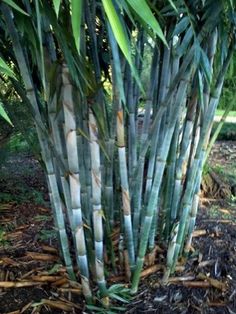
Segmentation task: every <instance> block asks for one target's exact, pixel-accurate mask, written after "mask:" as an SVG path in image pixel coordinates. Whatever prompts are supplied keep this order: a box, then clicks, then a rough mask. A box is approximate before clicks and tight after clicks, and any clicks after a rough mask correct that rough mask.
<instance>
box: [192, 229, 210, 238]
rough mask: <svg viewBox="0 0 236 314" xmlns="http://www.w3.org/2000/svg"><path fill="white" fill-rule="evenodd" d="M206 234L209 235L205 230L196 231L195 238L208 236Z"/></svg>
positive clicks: (194, 232)
mask: <svg viewBox="0 0 236 314" xmlns="http://www.w3.org/2000/svg"><path fill="white" fill-rule="evenodd" d="M206 234H207V231H206V230H205V229H203V230H195V231H193V238H196V237H201V236H203V235H206Z"/></svg>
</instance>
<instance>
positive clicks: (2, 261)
mask: <svg viewBox="0 0 236 314" xmlns="http://www.w3.org/2000/svg"><path fill="white" fill-rule="evenodd" d="M0 264H1V265H2V264H4V265H14V266H18V265H19V263H17V262H16V261H14V260H13V259H12V258H9V257H3V258H1V259H0Z"/></svg>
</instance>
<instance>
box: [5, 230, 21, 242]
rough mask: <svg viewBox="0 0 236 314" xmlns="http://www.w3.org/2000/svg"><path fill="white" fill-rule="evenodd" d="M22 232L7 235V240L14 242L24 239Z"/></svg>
mask: <svg viewBox="0 0 236 314" xmlns="http://www.w3.org/2000/svg"><path fill="white" fill-rule="evenodd" d="M22 234H23V233H22V231H16V232H12V233H7V234H6V240H13V239H17V238H20V237H22Z"/></svg>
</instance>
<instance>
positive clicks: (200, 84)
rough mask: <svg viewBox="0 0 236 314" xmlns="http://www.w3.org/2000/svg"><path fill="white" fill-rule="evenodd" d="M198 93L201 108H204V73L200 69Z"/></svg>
mask: <svg viewBox="0 0 236 314" xmlns="http://www.w3.org/2000/svg"><path fill="white" fill-rule="evenodd" d="M198 93H199V99H200V105H201V109H202V110H203V109H204V97H203V81H202V74H201V72H200V71H199V70H198Z"/></svg>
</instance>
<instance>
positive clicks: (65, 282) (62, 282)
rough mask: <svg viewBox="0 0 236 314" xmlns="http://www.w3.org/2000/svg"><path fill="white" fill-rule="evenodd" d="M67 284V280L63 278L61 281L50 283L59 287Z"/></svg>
mask: <svg viewBox="0 0 236 314" xmlns="http://www.w3.org/2000/svg"><path fill="white" fill-rule="evenodd" d="M67 283H68V279H67V278H65V277H61V279H58V280H56V281H55V282H53V283H52V285H53V286H56V287H59V286H62V285H64V284H67Z"/></svg>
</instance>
